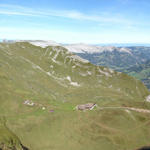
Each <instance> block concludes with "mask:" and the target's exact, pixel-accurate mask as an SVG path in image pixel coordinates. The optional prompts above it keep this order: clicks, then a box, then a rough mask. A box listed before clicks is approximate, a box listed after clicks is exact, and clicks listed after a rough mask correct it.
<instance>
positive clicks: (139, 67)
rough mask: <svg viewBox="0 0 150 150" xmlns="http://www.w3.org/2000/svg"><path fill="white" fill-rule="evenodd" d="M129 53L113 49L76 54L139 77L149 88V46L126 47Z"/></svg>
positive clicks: (92, 61) (95, 62) (94, 62)
mask: <svg viewBox="0 0 150 150" xmlns="http://www.w3.org/2000/svg"><path fill="white" fill-rule="evenodd" d="M128 49H130V53H127V52H120V51H117V50H114V51H112V52H110V51H104V52H102V53H80V54H78V55H79V56H81V57H82V58H84V59H87V60H89V61H90V62H91V63H93V64H96V65H101V66H107V67H110V68H112V69H114V70H116V71H121V72H124V73H127V74H129V75H131V76H133V77H136V78H137V79H140V80H141V81H143V82H144V84H145V85H146V86H147V87H148V88H150V79H149V78H150V71H149V70H150V69H149V65H150V64H149V62H150V61H149V60H150V47H142V46H139V47H128Z"/></svg>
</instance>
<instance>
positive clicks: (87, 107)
mask: <svg viewBox="0 0 150 150" xmlns="http://www.w3.org/2000/svg"><path fill="white" fill-rule="evenodd" d="M94 107H97V104H95V103H87V104H82V105H77V106H76V107H75V108H76V110H92V109H94Z"/></svg>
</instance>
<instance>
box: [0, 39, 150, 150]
mask: <svg viewBox="0 0 150 150" xmlns="http://www.w3.org/2000/svg"><path fill="white" fill-rule="evenodd" d="M0 91H1V92H0V114H1V116H4V117H5V118H6V119H7V126H8V127H9V128H10V129H11V130H12V131H13V132H14V133H15V134H16V135H17V136H18V137H19V138H20V140H21V141H23V143H24V144H25V145H26V146H27V147H28V148H29V149H31V150H41V149H43V150H49V149H53V150H60V149H61V150H69V149H72V150H76V149H79V150H85V149H87V150H91V149H94V150H99V149H103V150H109V149H112V150H117V149H118V150H128V149H135V148H136V147H140V146H143V145H145V144H148V143H149V138H150V134H149V133H150V130H149V128H148V126H149V114H143V113H138V112H132V111H129V110H128V111H127V110H126V109H120V108H119V107H120V106H128V107H129V106H130V107H138V108H147V109H149V108H150V105H149V104H147V103H144V99H145V97H146V96H147V95H149V92H148V90H147V88H146V87H145V86H144V85H143V83H141V82H140V81H138V80H136V79H134V78H132V77H129V76H128V75H126V74H123V73H118V72H115V71H113V70H111V69H108V68H105V67H100V66H94V65H92V64H90V63H89V62H87V61H85V60H82V59H81V58H79V57H77V56H76V55H74V54H71V53H69V52H68V51H67V50H66V49H65V48H63V47H60V46H57V47H51V46H49V47H46V48H41V47H37V46H34V45H32V44H29V43H27V42H20V43H19V42H18V43H12V44H7V43H1V44H0ZM27 99H28V100H30V101H32V102H34V104H35V105H34V106H27V105H25V104H24V101H25V100H27ZM88 102H94V103H97V104H98V106H99V107H100V108H101V107H108V106H109V107H110V106H111V107H117V108H118V109H111V108H110V109H103V110H102V109H99V108H97V109H95V110H93V111H86V112H80V111H75V110H74V107H75V106H76V105H77V104H84V103H88ZM43 107H44V108H45V109H43Z"/></svg>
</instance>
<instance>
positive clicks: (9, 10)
mask: <svg viewBox="0 0 150 150" xmlns="http://www.w3.org/2000/svg"><path fill="white" fill-rule="evenodd" d="M0 14H3V15H22V16H30V17H33V16H37V17H63V18H68V19H76V20H85V21H92V22H99V23H102V22H103V23H117V24H118V23H119V24H131V21H129V20H127V19H125V18H123V17H121V16H120V15H116V14H112V13H110V15H104V14H103V13H101V14H103V15H95V14H84V13H82V12H79V11H74V10H37V9H36V10H35V9H31V8H26V7H22V6H16V5H5V4H0Z"/></svg>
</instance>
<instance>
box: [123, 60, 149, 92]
mask: <svg viewBox="0 0 150 150" xmlns="http://www.w3.org/2000/svg"><path fill="white" fill-rule="evenodd" d="M124 72H126V73H127V74H129V75H131V76H134V77H136V78H137V79H140V80H142V81H143V82H144V84H145V85H146V86H147V87H148V88H149V89H150V60H148V61H146V62H145V63H143V64H140V65H135V66H133V67H131V68H128V69H126V70H124Z"/></svg>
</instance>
